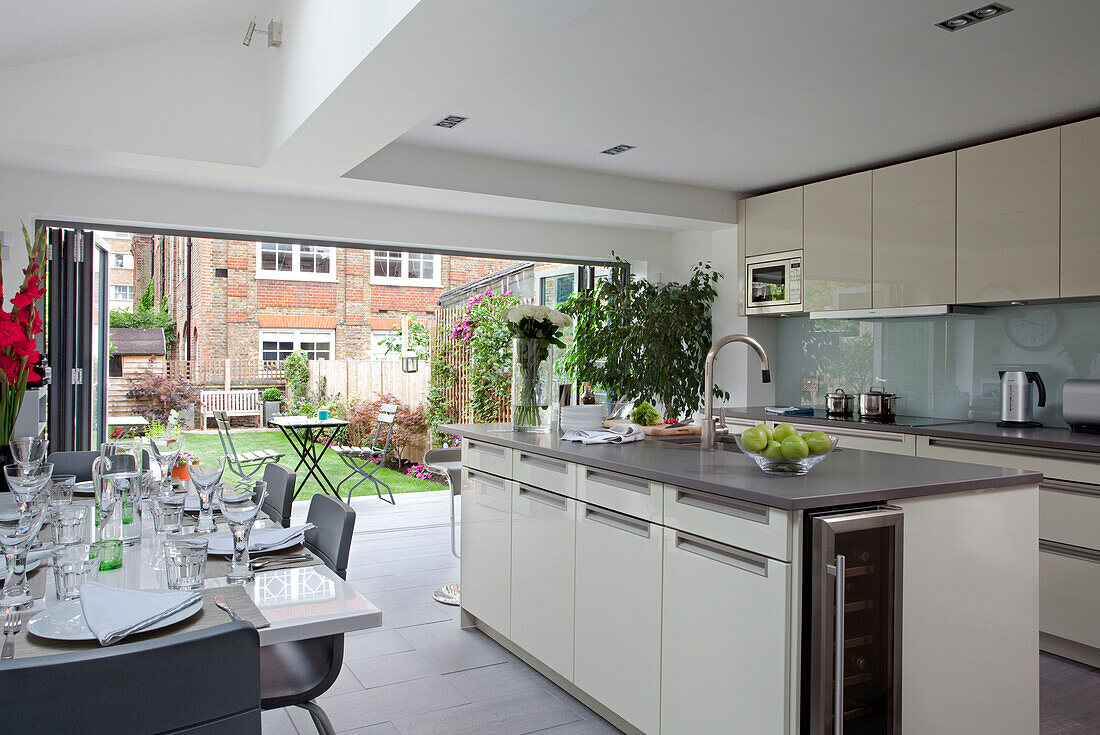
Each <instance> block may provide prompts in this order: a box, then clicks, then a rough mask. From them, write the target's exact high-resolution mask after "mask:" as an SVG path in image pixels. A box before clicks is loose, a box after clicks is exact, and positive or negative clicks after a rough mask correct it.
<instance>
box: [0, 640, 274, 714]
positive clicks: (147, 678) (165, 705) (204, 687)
mask: <svg viewBox="0 0 1100 735" xmlns="http://www.w3.org/2000/svg"><path fill="white" fill-rule="evenodd" d="M58 687H61V689H59V688H58ZM184 692H202V696H199V697H196V696H173V695H172V693H177V694H181V693H184ZM51 702H52V703H53V704H54V705H56V706H52V705H51V704H50V703H51ZM0 711H2V712H3V713H4V724H5V727H6V728H11V729H12V731H13V732H28V733H29V732H44V733H45V732H50V733H62V732H74V733H75V732H79V733H82V734H83V735H119V733H149V734H151V735H154V734H155V735H159V734H161V733H179V732H186V733H187V734H188V735H229V734H230V733H233V734H241V735H249V734H252V735H260V639H259V635H258V634H257V633H256V629H255V628H253V627H252V626H251V625H250V624H248V623H239V622H231V623H224V624H221V625H216V626H213V627H210V628H205V629H203V630H197V631H193V632H190V633H180V634H177V635H167V636H162V637H159V638H154V639H152V640H147V641H141V642H138V643H121V644H119V645H115V646H109V647H106V648H95V649H92V650H88V651H81V652H79V653H60V654H55V655H53V656H34V657H30V658H25V659H11V660H8V661H3V662H0Z"/></svg>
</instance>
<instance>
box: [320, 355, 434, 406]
mask: <svg viewBox="0 0 1100 735" xmlns="http://www.w3.org/2000/svg"><path fill="white" fill-rule="evenodd" d="M429 372H430V367H429V366H428V364H427V362H426V361H421V363H420V369H419V370H418V371H417V372H415V373H406V372H402V370H401V361H400V360H310V361H309V387H310V388H311V389H312V390H318V389H319V387H320V383H321V379H322V378H323V379H324V381H325V394H326V395H328V396H335V395H336V394H337V393H339V394H341V395H342V396H344V397H345V398H361V399H364V400H367V401H373V400H374V399H375V398H376V397H377V396H378V395H379V394H381V395H385V394H390V395H394V396H396V397H397V398H398V399H399V400H400V401H401V402H402V403H404V404H406V405H408V406H410V407H412V408H416V407H417V406H418V405H420V404H421V403H422V402H423V401H424V398H425V397H426V395H427V390H428V375H429Z"/></svg>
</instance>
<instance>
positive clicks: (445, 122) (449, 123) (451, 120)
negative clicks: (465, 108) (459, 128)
mask: <svg viewBox="0 0 1100 735" xmlns="http://www.w3.org/2000/svg"><path fill="white" fill-rule="evenodd" d="M467 119H468V118H465V117H461V116H459V115H447V117H445V118H443V119H442V120H440V121H439V122H437V123H436V124H435V126H436V127H437V128H453V127H454V126H455V125H458V124H459V123H460V122H462V121H463V120H467Z"/></svg>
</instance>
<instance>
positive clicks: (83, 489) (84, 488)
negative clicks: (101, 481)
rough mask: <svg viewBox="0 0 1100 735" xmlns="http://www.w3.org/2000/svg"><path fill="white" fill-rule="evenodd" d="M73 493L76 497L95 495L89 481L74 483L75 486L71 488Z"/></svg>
mask: <svg viewBox="0 0 1100 735" xmlns="http://www.w3.org/2000/svg"><path fill="white" fill-rule="evenodd" d="M73 493H75V494H76V495H95V488H94V487H92V481H91V480H85V481H84V482H78V483H76V486H74V487H73Z"/></svg>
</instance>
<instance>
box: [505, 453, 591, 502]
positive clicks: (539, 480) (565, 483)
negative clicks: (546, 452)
mask: <svg viewBox="0 0 1100 735" xmlns="http://www.w3.org/2000/svg"><path fill="white" fill-rule="evenodd" d="M512 479H514V480H515V481H516V482H523V483H526V484H528V485H534V486H535V487H541V488H542V489H544V490H552V491H554V492H556V493H559V494H561V495H568V496H569V497H571V498H575V497H577V475H576V466H575V465H574V464H573V463H572V462H566V461H565V460H561V459H553V458H551V457H544V456H542V455H541V454H532V453H531V452H524V451H522V450H519V449H515V450H513V451H512Z"/></svg>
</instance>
